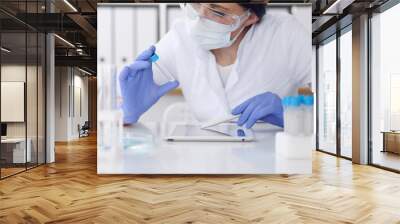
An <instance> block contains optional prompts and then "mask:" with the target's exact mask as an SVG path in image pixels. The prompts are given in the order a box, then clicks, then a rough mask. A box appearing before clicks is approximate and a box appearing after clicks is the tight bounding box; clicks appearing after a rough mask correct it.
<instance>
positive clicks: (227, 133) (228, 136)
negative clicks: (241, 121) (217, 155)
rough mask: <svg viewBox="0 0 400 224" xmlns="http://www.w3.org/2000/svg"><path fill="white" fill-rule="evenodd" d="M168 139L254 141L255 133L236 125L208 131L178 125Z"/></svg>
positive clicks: (198, 127)
mask: <svg viewBox="0 0 400 224" xmlns="http://www.w3.org/2000/svg"><path fill="white" fill-rule="evenodd" d="M168 139H170V140H173V139H176V140H177V139H180V140H185V139H191V140H196V139H198V140H207V139H210V140H219V139H220V140H234V141H236V140H252V139H253V133H252V132H251V130H249V129H243V128H241V127H239V126H237V125H236V124H220V125H217V126H213V127H210V128H207V129H202V128H201V127H200V126H199V125H193V124H176V125H175V127H174V128H173V130H172V132H170V136H169V138H168Z"/></svg>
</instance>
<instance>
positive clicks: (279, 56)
mask: <svg viewBox="0 0 400 224" xmlns="http://www.w3.org/2000/svg"><path fill="white" fill-rule="evenodd" d="M265 6H266V5H265V3H259V4H250V3H188V4H185V6H184V7H183V10H184V12H185V19H184V20H182V21H179V22H177V23H175V24H174V26H173V27H172V29H171V30H170V31H169V32H168V33H167V34H166V35H165V36H163V38H162V39H161V40H160V41H159V42H158V43H157V44H156V47H154V46H151V47H150V48H149V49H147V50H146V51H144V52H143V53H142V54H141V55H140V56H138V57H137V59H136V60H135V61H134V62H133V64H131V65H129V66H126V67H125V68H124V69H123V70H122V72H121V74H120V77H119V79H120V86H121V92H122V97H123V105H122V108H123V111H124V123H125V124H132V123H135V122H137V121H138V119H139V118H140V116H141V115H142V114H143V113H144V112H146V111H147V110H148V109H149V108H150V107H151V106H152V105H153V104H155V103H156V102H157V101H158V99H159V98H160V97H161V96H163V95H164V94H166V93H167V92H169V91H171V90H172V89H174V88H176V87H178V86H180V87H181V89H182V91H183V95H184V97H185V100H186V102H187V103H188V105H189V107H190V109H191V111H192V112H193V113H194V115H195V117H196V118H197V119H198V120H199V121H200V122H206V121H210V120H215V119H217V118H226V117H228V116H230V115H231V114H233V115H240V117H239V120H238V125H240V126H242V125H245V127H247V128H250V127H252V126H253V125H254V124H255V122H256V121H258V120H261V121H264V122H267V123H270V124H273V125H276V126H280V127H283V108H282V104H281V97H284V96H287V95H289V94H293V93H295V91H296V90H297V88H298V87H301V86H304V85H305V84H308V83H309V82H310V80H309V79H310V77H309V76H310V73H311V36H310V34H308V33H307V32H306V31H305V29H304V27H303V26H302V25H301V24H300V23H299V22H298V21H297V20H296V19H295V18H294V17H293V16H292V15H290V14H288V13H266V9H265ZM156 49H157V50H156ZM155 51H157V54H158V55H159V61H157V63H158V64H159V66H160V67H161V68H162V69H161V70H167V71H168V73H170V74H171V75H172V76H173V77H171V78H168V77H166V76H165V74H164V73H163V72H162V71H160V70H158V68H157V67H156V66H154V67H153V66H152V63H151V60H150V57H151V56H152V55H153V54H154V53H155Z"/></svg>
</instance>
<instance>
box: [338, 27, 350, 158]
mask: <svg viewBox="0 0 400 224" xmlns="http://www.w3.org/2000/svg"><path fill="white" fill-rule="evenodd" d="M352 74H353V72H352V34H351V30H350V31H349V32H347V33H345V34H343V35H342V36H341V37H340V122H341V124H340V127H341V129H340V135H341V136H340V144H341V146H340V150H341V151H340V152H341V155H343V156H346V157H349V158H351V156H352V148H351V141H352V138H351V136H352V125H351V124H352Z"/></svg>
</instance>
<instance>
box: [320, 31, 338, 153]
mask: <svg viewBox="0 0 400 224" xmlns="http://www.w3.org/2000/svg"><path fill="white" fill-rule="evenodd" d="M318 65H319V71H318V80H319V86H318V91H319V93H318V106H319V108H318V110H319V111H318V115H319V116H318V117H319V122H318V146H319V149H320V150H323V151H327V152H331V153H336V38H334V40H332V41H330V42H328V43H326V44H324V45H321V46H320V47H319V48H318Z"/></svg>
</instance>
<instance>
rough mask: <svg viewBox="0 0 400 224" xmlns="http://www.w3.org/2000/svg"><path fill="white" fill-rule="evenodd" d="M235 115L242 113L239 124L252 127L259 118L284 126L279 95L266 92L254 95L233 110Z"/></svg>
mask: <svg viewBox="0 0 400 224" xmlns="http://www.w3.org/2000/svg"><path fill="white" fill-rule="evenodd" d="M232 114H233V115H238V114H241V115H240V117H239V120H238V125H239V126H242V125H244V124H246V125H245V126H246V128H251V127H253V125H254V124H255V123H256V121H258V120H262V121H264V122H267V123H270V124H273V125H277V126H279V127H283V107H282V102H281V99H280V98H279V96H278V95H276V94H273V93H271V92H266V93H263V94H259V95H257V96H254V97H252V98H250V99H248V100H246V101H245V102H244V103H242V104H240V105H239V106H237V107H235V108H234V109H233V110H232Z"/></svg>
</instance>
